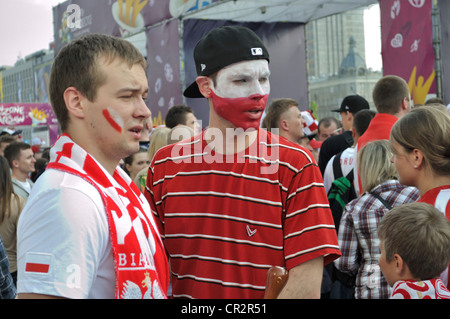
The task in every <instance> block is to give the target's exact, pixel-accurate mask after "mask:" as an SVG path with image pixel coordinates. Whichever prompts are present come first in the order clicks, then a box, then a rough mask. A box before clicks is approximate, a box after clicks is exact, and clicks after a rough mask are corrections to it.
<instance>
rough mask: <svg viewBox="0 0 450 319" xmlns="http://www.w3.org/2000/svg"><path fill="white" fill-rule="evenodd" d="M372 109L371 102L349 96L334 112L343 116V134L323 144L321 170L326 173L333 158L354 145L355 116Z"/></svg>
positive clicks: (320, 157)
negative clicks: (359, 112) (353, 128)
mask: <svg viewBox="0 0 450 319" xmlns="http://www.w3.org/2000/svg"><path fill="white" fill-rule="evenodd" d="M368 109H370V105H369V102H367V100H366V99H365V98H364V97H362V96H360V95H356V94H355V95H348V96H346V97H345V98H344V99H343V100H342V103H341V107H340V108H338V109H335V110H333V112H339V113H340V114H341V123H342V133H341V134H338V135H335V136H331V137H330V138H328V139H327V140H325V141H324V142H323V144H322V147H321V149H320V154H319V168H320V171H321V172H322V174H323V173H324V172H325V168H326V167H327V164H328V161H329V160H330V158H331V157H333V156H334V155H336V154H337V153H339V152H342V151H343V150H345V149H346V148H348V147H350V146H352V145H353V142H354V141H353V137H352V127H353V119H354V117H355V114H356V113H357V112H358V111H361V110H368Z"/></svg>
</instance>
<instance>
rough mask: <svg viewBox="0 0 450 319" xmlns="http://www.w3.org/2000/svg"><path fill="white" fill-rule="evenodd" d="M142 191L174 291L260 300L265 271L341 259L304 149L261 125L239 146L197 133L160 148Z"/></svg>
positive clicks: (325, 204) (315, 173)
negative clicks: (233, 150)
mask: <svg viewBox="0 0 450 319" xmlns="http://www.w3.org/2000/svg"><path fill="white" fill-rule="evenodd" d="M146 197H147V199H148V200H149V202H150V205H151V207H152V210H153V212H154V214H155V215H156V220H159V222H160V223H159V227H160V233H161V236H162V238H163V239H164V244H165V247H166V249H167V251H168V253H169V255H170V266H171V272H172V289H173V296H174V297H175V298H177V297H178V298H180V297H181V298H183V297H186V298H262V297H263V295H264V289H265V281H266V274H267V270H268V269H269V268H270V267H271V266H272V265H278V266H284V267H286V268H287V269H288V270H289V269H291V268H293V267H295V266H297V265H299V264H301V263H303V262H305V261H308V260H310V259H313V258H316V257H319V256H324V257H325V262H326V263H328V262H330V261H332V260H333V259H335V258H337V257H339V256H340V251H339V245H338V243H337V236H336V231H335V228H334V223H333V218H332V216H331V212H330V210H329V206H328V200H327V196H326V193H325V190H324V187H323V181H322V176H321V173H320V170H319V168H318V166H317V165H316V163H315V162H314V160H313V157H312V155H311V153H310V152H309V151H307V150H306V149H304V148H302V147H300V146H299V145H297V144H293V143H290V142H288V141H287V140H285V139H284V138H280V137H278V136H276V135H272V134H270V133H268V132H267V131H265V130H262V129H261V130H259V132H258V139H257V141H256V142H255V143H254V144H252V146H250V147H249V148H248V149H247V150H245V151H244V152H242V153H238V154H234V155H231V156H223V155H221V154H216V153H214V151H212V150H211V149H210V148H209V147H208V145H207V143H206V141H205V140H204V139H203V135H199V136H196V137H194V138H192V139H190V140H188V141H186V142H181V143H178V144H175V145H169V146H166V147H164V148H163V149H161V150H160V151H159V152H158V153H157V154H156V156H155V158H154V160H153V161H152V164H151V166H150V170H149V174H148V178H147V190H146Z"/></svg>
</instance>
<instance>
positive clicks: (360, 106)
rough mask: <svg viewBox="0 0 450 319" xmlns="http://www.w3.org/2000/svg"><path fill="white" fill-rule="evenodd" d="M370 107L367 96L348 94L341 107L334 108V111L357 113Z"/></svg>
mask: <svg viewBox="0 0 450 319" xmlns="http://www.w3.org/2000/svg"><path fill="white" fill-rule="evenodd" d="M365 109H367V110H368V109H370V106H369V102H367V100H366V99H365V98H363V97H362V96H360V95H357V94H356V95H348V96H346V97H345V98H344V99H343V100H342V103H341V107H340V108H339V109H336V110H332V112H339V113H340V112H346V111H348V112H350V113H353V114H355V113H356V112H358V111H361V110H365Z"/></svg>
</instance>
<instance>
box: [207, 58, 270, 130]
mask: <svg viewBox="0 0 450 319" xmlns="http://www.w3.org/2000/svg"><path fill="white" fill-rule="evenodd" d="M269 75H270V71H269V63H268V62H267V60H251V61H244V62H239V63H235V64H232V65H230V66H227V67H225V68H223V69H222V70H220V71H219V73H218V74H217V78H216V87H215V88H214V90H211V96H210V98H211V99H212V102H213V107H214V110H215V112H216V113H217V114H218V115H219V116H220V117H222V118H223V119H225V120H227V121H228V122H230V123H231V124H233V126H235V127H237V128H243V129H244V130H246V129H249V128H254V129H257V128H259V125H260V121H261V117H262V115H263V113H264V109H265V107H266V104H267V100H268V98H269V93H270V83H269Z"/></svg>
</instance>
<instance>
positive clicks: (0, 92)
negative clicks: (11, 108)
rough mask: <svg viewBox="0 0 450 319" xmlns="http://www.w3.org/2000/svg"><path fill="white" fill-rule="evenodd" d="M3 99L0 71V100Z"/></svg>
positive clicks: (0, 74)
mask: <svg viewBox="0 0 450 319" xmlns="http://www.w3.org/2000/svg"><path fill="white" fill-rule="evenodd" d="M1 100H3V74H2V72H0V101H1Z"/></svg>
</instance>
